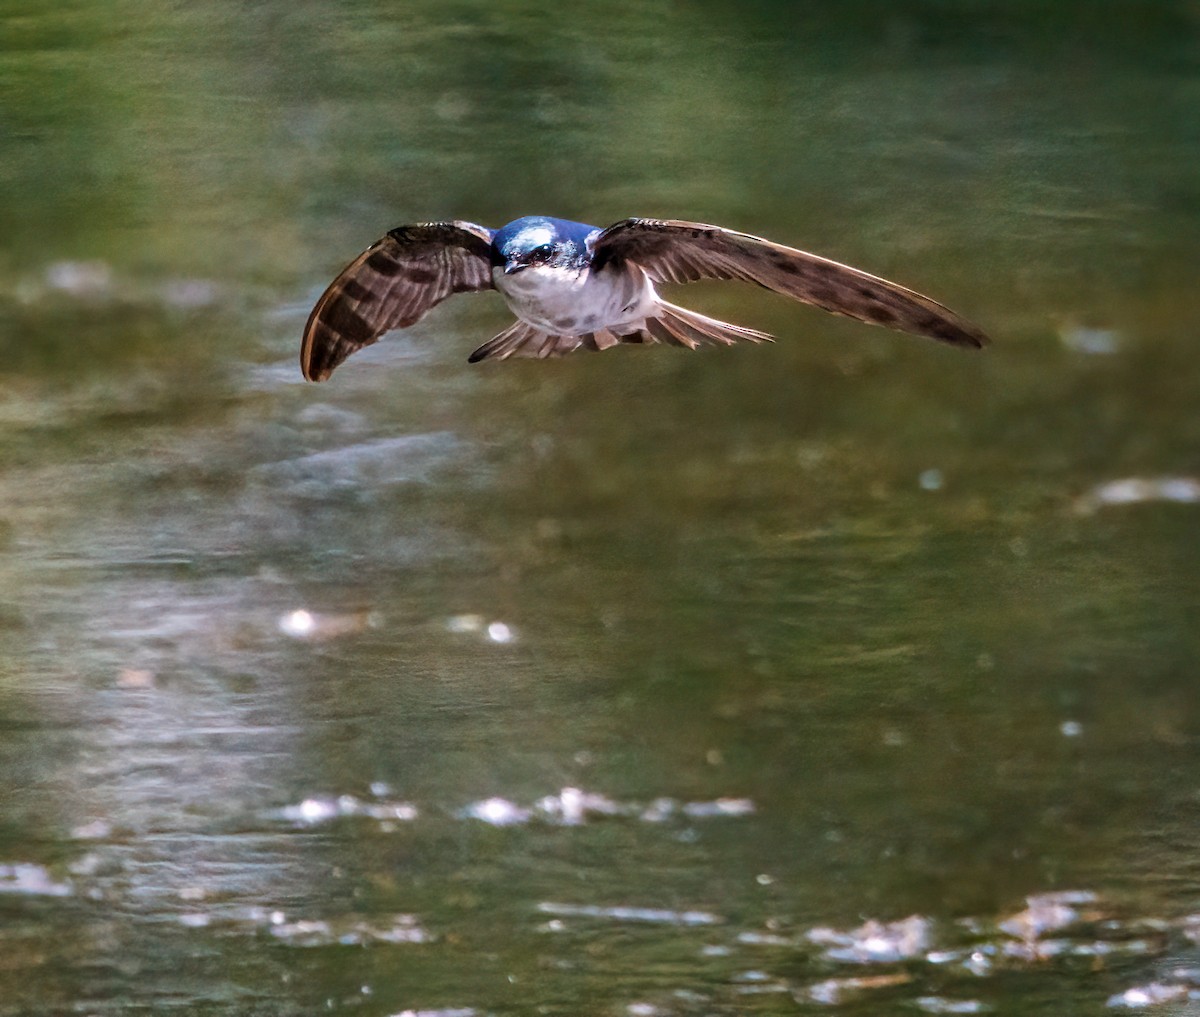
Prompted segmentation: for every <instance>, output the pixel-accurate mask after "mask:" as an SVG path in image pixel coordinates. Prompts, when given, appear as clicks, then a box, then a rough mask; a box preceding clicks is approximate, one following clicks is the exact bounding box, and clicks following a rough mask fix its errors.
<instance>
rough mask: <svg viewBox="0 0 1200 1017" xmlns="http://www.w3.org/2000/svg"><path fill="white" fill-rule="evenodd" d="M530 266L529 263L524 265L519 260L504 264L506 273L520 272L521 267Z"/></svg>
mask: <svg viewBox="0 0 1200 1017" xmlns="http://www.w3.org/2000/svg"><path fill="white" fill-rule="evenodd" d="M528 267H529V266H528V265H522V264H521V263H520V262H519V261H509V262H506V263H505V265H504V274H505V275H512V274H513V273H514V272H520V271H521V269H523V268H528Z"/></svg>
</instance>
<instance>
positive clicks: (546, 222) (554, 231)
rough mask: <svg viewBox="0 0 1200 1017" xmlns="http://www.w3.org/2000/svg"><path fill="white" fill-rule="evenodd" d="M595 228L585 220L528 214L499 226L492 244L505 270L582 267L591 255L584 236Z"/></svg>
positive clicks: (595, 230)
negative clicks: (537, 266) (572, 220)
mask: <svg viewBox="0 0 1200 1017" xmlns="http://www.w3.org/2000/svg"><path fill="white" fill-rule="evenodd" d="M596 232H597V229H596V227H595V226H588V225H587V224H586V223H581V222H569V221H568V220H566V219H552V218H550V217H549V216H545V215H527V216H524V217H523V218H521V219H514V220H513V221H512V222H510V223H509V224H508V225H507V226H502V227H501V228H500V229H498V230H497V231H496V235H495V236H494V237H493V238H492V247H493V249H494V250H495V251H496V252H497V253H498V254H499V255H500V258H501V259H502V263H503V265H504V271H505V273H511V272H519V271H521V270H522V269H524V268H530V267H531V266H534V265H546V266H551V267H554V268H582V267H583V266H584V265H586V264H587V262H588V259H589V257H590V254H589V252H588V246H587V238H588V236H589V235H591V234H593V233H596Z"/></svg>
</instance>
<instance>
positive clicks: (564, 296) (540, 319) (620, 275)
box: [492, 265, 658, 335]
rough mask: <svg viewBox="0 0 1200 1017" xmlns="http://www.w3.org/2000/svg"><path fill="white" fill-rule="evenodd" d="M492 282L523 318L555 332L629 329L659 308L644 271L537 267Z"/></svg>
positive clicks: (496, 275)
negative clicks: (596, 273)
mask: <svg viewBox="0 0 1200 1017" xmlns="http://www.w3.org/2000/svg"><path fill="white" fill-rule="evenodd" d="M492 280H493V281H494V282H495V284H496V289H498V290H499V291H500V293H501V294H502V295H503V297H504V300H505V302H506V303H507V304H508V306H509V307H510V308H511V309H512V312H513V314H515V315H516V316H517V317H518V318H520V319H521V320H522V321H527V322H528V323H529V324H530V325H533V326H534V327H535V328H539V329H541V330H543V331H545V332H549V333H550V334H552V335H582V334H583V333H585V332H594V331H596V330H597V329H601V328H613V327H616V329H617V331H628V330H631V329H633V328H635V327H640V325H641V323H642V322H644V321H645V320H646V318H647V317H652V316H653V315H654V313H655V310H656V308H657V306H658V295H657V294H656V293H655V292H654V286H653V285H652V284H651V282H650V280H649V279H648V278H647V277H646V274H645V273H644V272H642V271H641V270H640V269H630V270H628V271H626V272H603V273H600V274H599V275H592V273H591V272H590V271H589V270H588V269H581V270H578V271H576V270H572V269H564V268H551V267H549V266H543V265H535V266H531V267H530V268H527V269H524V270H523V271H520V272H513V273H512V274H510V275H505V274H504V270H503V269H501V268H493V269H492Z"/></svg>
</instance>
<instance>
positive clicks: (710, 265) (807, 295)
mask: <svg viewBox="0 0 1200 1017" xmlns="http://www.w3.org/2000/svg"><path fill="white" fill-rule="evenodd" d="M592 251H593V271H595V270H598V269H600V268H602V267H603V266H604V265H605V264H607V263H609V262H612V263H622V262H626V261H629V262H633V263H634V264H636V265H638V266H640V267H641V268H642V269H643V270H644V271H646V272H647V273H648V274H649V275H650V277H651V278H652V279H653V280H654V281H655V282H691V281H692V280H695V279H740V280H743V281H745V282H752V283H757V284H758V285H759V286H765V287H766V288H767V289H769V290H774V291H775V292H776V293H782V294H784V295H785V296H789V297H794V298H795V299H797V300H802V301H803V302H804V303H806V304H813V305H815V306H817V307H820V308H823V309H824V310H826V311H831V312H832V313H834V314H843V315H846V316H848V317H851V318H857V319H858V320H859V321H866V322H870V323H872V324H875V325H885V326H887V327H888V328H894V329H896V330H898V331H900V332H910V333H912V334H913V335H922V336H928V337H930V338H932V339H938V340H941V341H942V342H946V343H952V344H954V345H956V346H973V347H975V348H979V347H982V346H984V345H985V344H986V343H987V342H988V339H987V336H985V335H984V334H983V332H982V331H981V330H980V329H979V328H978V327H977V326H975V325H973V324H972V323H971V322H969V321H967V320H966V319H965V318H963V317H961V316H960V315H958V314H955V313H954V311H952V310H950V309H949V308H948V307H944V306H942V305H941V304H939V303H938V302H937V301H936V300H931V299H930V298H929V297H926V296H923V295H922V294H920V293H916V292H914V291H913V290H910V289H907V288H905V287H904V286H900V285H898V284H897V283H894V282H888V280H886V279H880V278H878V277H877V276H873V275H868V274H867V273H866V272H861V271H859V270H858V269H856V268H851V267H850V266H849V265H841V264H839V263H838V262H836V261H830V260H829V259H828V258H822V257H819V256H818V255H815V254H809V253H807V252H806V251H798V250H796V249H795V248H792V247H784V246H783V245H782V244H776V243H772V242H771V241H770V240H764V239H763V238H762V237H755V236H751V235H750V234H748V233H737V232H734V231H733V230H727V229H723V228H722V227H720V226H708V225H705V224H704V223H697V222H682V221H678V220H666V221H664V220H659V219H625V220H622V221H621V222H618V223H614V224H613V225H612V226H609V227H608V229H606V230H604V231H603V232H602V233H601V234H600V235H599V236H598V237H597V238H596V240H595V242H594V244H593V247H592Z"/></svg>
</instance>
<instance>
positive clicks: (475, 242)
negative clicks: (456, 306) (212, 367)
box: [300, 222, 492, 381]
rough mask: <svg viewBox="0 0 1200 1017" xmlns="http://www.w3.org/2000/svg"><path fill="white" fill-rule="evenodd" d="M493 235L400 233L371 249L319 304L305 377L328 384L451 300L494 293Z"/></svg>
mask: <svg viewBox="0 0 1200 1017" xmlns="http://www.w3.org/2000/svg"><path fill="white" fill-rule="evenodd" d="M491 247H492V232H491V230H489V229H486V228H484V227H483V226H476V225H475V224H474V223H471V222H426V223H418V224H416V225H414V226H399V227H397V228H396V229H394V230H392V231H390V232H389V233H388V234H387V235H386V236H384V237H382V238H380V239H379V240H378V241H376V242H375V243H373V244H372V245H371V246H370V247H368V248H367V249H366V250H365V251H363V253H362V254H360V255H359V256H358V257H357V258H355V259H354V260H353V261H352V262H351V263H350V264H349V265H347V266H346V267H345V268H344V269H343V270H342V272H341V274H340V275H339V276H338V277H337V278H336V279H334V280H333V282H332V283H330V284H329V288H328V289H327V290H326V291H325V292H324V294H322V296H321V299H320V300H318V301H317V306H316V307H314V308H313V310H312V314H310V315H309V316H308V324H307V325H305V326H304V341H303V343H302V344H301V346H300V370H302V371H303V372H304V377H305V378H307V379H308V380H309V381H324V380H325V379H326V378H328V377H329V375H330V374H332V373H333V369H334V368H335V367H337V365H338V364H340V363H341V362H342V361H343V360H345V359H346V358H347V357H348V356H350V354H351V353H354V352H355V351H356V350H360V349H362V348H363V347H364V346H369V345H370V344H371V343H373V342H375V340H376V339H378V338H379V337H380V336H381V335H383V333H384V332H387V331H389V330H390V329H393V328H406V327H407V326H409V325H411V324H413V323H414V322H415V321H417V319H419V318H420V317H421V316H422V315H424V314H425V312H426V311H428V310H429V309H430V308H431V307H433V306H434V305H435V304H437V303H440V302H441V301H442V300H445V299H446V297H448V296H450V294H452V293H464V292H467V291H470V290H486V289H491V288H492V262H491Z"/></svg>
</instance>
